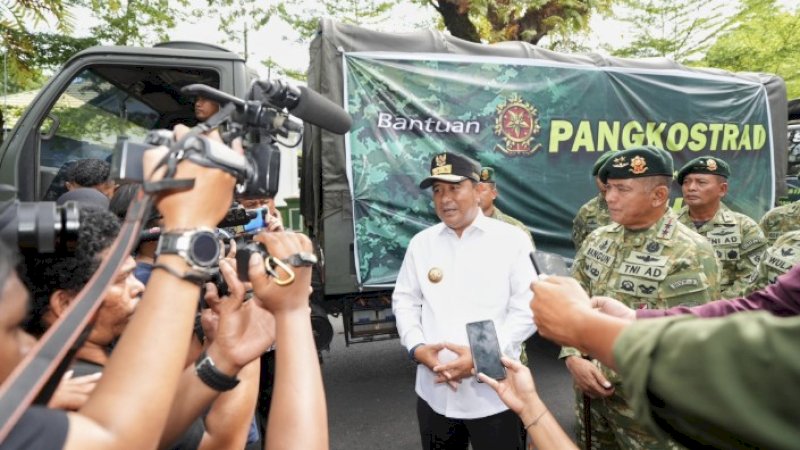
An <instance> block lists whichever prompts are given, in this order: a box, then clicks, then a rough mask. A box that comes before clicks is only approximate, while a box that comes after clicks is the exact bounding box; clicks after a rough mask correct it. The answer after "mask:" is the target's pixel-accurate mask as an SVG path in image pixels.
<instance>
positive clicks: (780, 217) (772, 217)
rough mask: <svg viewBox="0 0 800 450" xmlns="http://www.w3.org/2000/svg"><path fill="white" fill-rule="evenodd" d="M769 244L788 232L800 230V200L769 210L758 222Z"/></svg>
mask: <svg viewBox="0 0 800 450" xmlns="http://www.w3.org/2000/svg"><path fill="white" fill-rule="evenodd" d="M758 225H759V226H760V227H761V229H762V230H763V231H764V236H766V237H767V241H769V245H772V244H774V243H775V241H776V240H778V238H779V237H780V236H781V235H782V234H783V233H786V232H789V231H795V230H800V201H796V202H794V203H789V204H788V205H783V206H779V207H777V208H773V209H771V210H769V211H768V212H767V213H766V214H764V217H762V218H761V222H759V223H758Z"/></svg>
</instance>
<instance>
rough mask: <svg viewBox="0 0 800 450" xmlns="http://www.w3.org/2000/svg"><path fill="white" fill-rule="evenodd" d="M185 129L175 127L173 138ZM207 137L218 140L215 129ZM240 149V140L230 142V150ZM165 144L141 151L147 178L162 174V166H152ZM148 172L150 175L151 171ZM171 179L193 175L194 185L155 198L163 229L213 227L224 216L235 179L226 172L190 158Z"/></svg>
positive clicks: (150, 179)
mask: <svg viewBox="0 0 800 450" xmlns="http://www.w3.org/2000/svg"><path fill="white" fill-rule="evenodd" d="M188 131H189V129H188V128H187V127H185V126H183V125H178V126H176V127H175V130H174V132H175V139H176V140H180V139H181V138H183V137H184V136H185V135H186V133H187V132H188ZM208 138H209V139H213V140H217V141H221V140H220V137H219V134H218V133H217V132H216V131H213V132H211V134H209V135H208ZM231 151H236V152H239V153H242V152H243V150H242V146H241V144H240V143H238V142H236V143H234V150H231ZM167 152H168V149H167V148H166V147H157V148H154V149H151V150H148V151H146V152H145V154H144V161H143V168H144V173H145V176H146V177H147V180H148V181H158V180H161V179H162V178H163V177H164V173H165V171H166V168H165V167H162V168H159V169H158V170H157V171H155V172H154V169H155V168H156V166H157V165H158V163H159V162H160V161H161V159H162V158H163V157H164V155H166V154H167ZM151 174H152V175H151ZM175 179H194V187H193V188H192V189H190V190H185V191H172V192H168V193H165V194H161V195H159V196H158V197H157V198H156V203H155V204H156V207H157V208H158V210H159V212H161V214H162V215H163V216H164V226H163V227H162V229H164V230H179V229H194V228H198V227H207V228H213V227H215V226H216V225H217V224H218V223H219V222H220V221H221V220H222V218H224V217H225V213H227V211H228V208H229V206H230V204H231V200H232V198H233V187H234V185H235V184H236V179H235V178H234V177H233V176H232V175H230V174H228V173H227V172H225V171H223V170H220V169H214V168H210V167H203V166H200V165H197V164H195V163H193V162H191V161H181V162H180V163H179V164H178V167H177V171H176V173H175Z"/></svg>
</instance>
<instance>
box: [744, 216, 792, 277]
mask: <svg viewBox="0 0 800 450" xmlns="http://www.w3.org/2000/svg"><path fill="white" fill-rule="evenodd" d="M798 262H800V230H795V231H790V232H788V233H784V234H783V235H781V237H779V238H778V240H777V241H775V243H774V244H773V245H772V247H769V248H768V249H767V251H766V252H765V253H764V257H763V258H761V262H760V263H759V264H758V270H757V271H756V273H755V274H754V276H753V282H752V283H751V284H750V287H749V288H748V292H753V291H757V290H759V289H763V288H764V287H765V286H767V285H768V284H773V283H775V280H776V279H777V278H778V276H780V275H783V274H784V273H786V272H788V271H789V269H791V268H792V267H794V265H795V264H797V263H798Z"/></svg>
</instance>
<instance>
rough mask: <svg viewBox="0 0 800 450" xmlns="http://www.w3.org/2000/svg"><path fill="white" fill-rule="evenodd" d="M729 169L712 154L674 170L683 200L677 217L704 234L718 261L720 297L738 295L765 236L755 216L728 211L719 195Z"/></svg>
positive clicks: (747, 281) (760, 253) (743, 290)
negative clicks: (753, 217)
mask: <svg viewBox="0 0 800 450" xmlns="http://www.w3.org/2000/svg"><path fill="white" fill-rule="evenodd" d="M730 175H731V169H730V166H729V165H728V163H727V162H725V161H723V160H721V159H719V158H715V157H712V156H701V157H699V158H695V159H693V160H691V161H689V162H688V163H686V165H684V166H683V167H681V170H679V171H678V176H677V181H678V184H679V185H681V190H682V191H683V201H684V203H685V204H686V206H684V207H683V208H682V209H681V210H680V211H678V220H679V221H680V222H681V223H682V224H684V225H686V226H687V227H689V228H691V229H692V230H695V231H697V232H698V233H700V234H701V235H703V236H705V238H706V239H708V241H709V242H711V245H712V246H713V247H714V251H715V252H716V254H717V259H718V260H719V261H720V263H721V264H722V272H721V274H720V282H719V284H720V289H721V291H722V292H721V293H722V298H735V297H741V296H742V295H744V294H745V293H746V291H747V288H748V286H749V284H750V281H751V280H752V278H753V276H754V273H755V272H756V269H757V267H758V263H759V261H761V257H762V256H763V255H764V250H765V249H766V248H767V240H766V239H765V238H764V234H763V233H762V232H761V229H760V228H759V227H758V224H757V223H756V221H755V220H753V219H751V218H749V217H747V216H746V215H744V214H740V213H737V212H734V211H731V210H730V209H729V208H728V207H727V206H726V205H725V204H724V203H722V198H723V197H725V194H727V193H728V179H729V177H730Z"/></svg>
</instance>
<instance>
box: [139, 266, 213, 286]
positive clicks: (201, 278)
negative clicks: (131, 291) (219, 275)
mask: <svg viewBox="0 0 800 450" xmlns="http://www.w3.org/2000/svg"><path fill="white" fill-rule="evenodd" d="M156 269H161V270H163V271H165V272H167V273H168V274H170V275H172V276H173V277H176V278H180V279H181V280H184V281H188V282H190V283H192V284H195V285H197V286H200V287H203V285H204V284H205V283H206V282H207V281H209V280H210V279H211V275H209V274H206V273H203V272H198V271H195V270H187V271H186V272H184V273H180V272H178V271H177V270H175V269H173V268H172V267H170V266H168V265H166V264H156V265H154V266H153V270H156Z"/></svg>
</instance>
